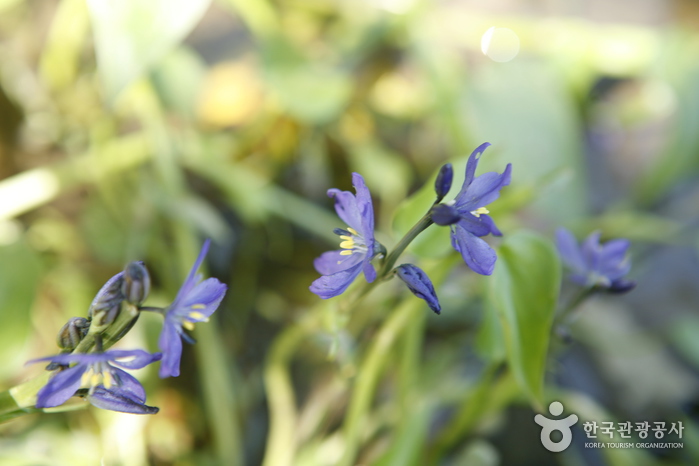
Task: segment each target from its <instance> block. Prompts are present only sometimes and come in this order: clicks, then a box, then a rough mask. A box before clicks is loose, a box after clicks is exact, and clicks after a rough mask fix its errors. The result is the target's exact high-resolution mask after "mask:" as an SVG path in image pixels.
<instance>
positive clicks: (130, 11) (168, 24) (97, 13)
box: [87, 0, 211, 101]
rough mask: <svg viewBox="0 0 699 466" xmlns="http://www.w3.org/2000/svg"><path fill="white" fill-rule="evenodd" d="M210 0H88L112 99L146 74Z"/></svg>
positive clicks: (105, 82)
mask: <svg viewBox="0 0 699 466" xmlns="http://www.w3.org/2000/svg"><path fill="white" fill-rule="evenodd" d="M210 2H211V0H148V1H142V0H119V1H111V0H88V2H87V4H88V7H89V9H90V16H91V18H92V27H93V32H94V36H95V48H96V52H97V64H98V68H99V74H100V78H101V79H102V83H103V85H104V88H105V95H106V97H107V99H108V100H110V101H113V100H114V98H115V97H116V96H117V95H118V94H119V93H120V92H121V91H123V90H124V89H125V88H126V87H128V85H129V84H131V83H132V82H133V81H135V80H136V79H138V78H139V77H140V76H142V75H143V74H144V73H145V72H147V71H148V70H149V69H150V67H151V66H153V65H154V64H155V63H157V62H158V61H159V60H160V59H161V58H162V57H163V56H165V55H166V54H167V53H168V52H169V51H170V50H171V49H172V48H173V47H175V46H176V45H177V44H178V43H179V42H180V41H181V40H182V39H184V38H185V36H186V35H187V34H188V33H189V32H190V31H191V30H192V28H193V27H194V26H195V25H196V24H197V22H198V21H199V19H201V17H202V15H203V14H204V12H205V11H206V9H207V8H208V6H209V3H210Z"/></svg>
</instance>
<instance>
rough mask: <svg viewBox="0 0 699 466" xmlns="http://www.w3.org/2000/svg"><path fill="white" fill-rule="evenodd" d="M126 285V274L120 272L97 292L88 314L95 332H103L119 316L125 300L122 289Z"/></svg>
mask: <svg viewBox="0 0 699 466" xmlns="http://www.w3.org/2000/svg"><path fill="white" fill-rule="evenodd" d="M123 285H124V272H119V273H118V274H116V275H114V276H113V277H112V278H110V279H109V281H107V283H105V284H104V286H103V287H102V289H100V290H99V291H98V292H97V295H96V296H95V299H93V300H92V304H90V310H89V311H88V313H87V318H88V320H91V321H92V324H93V325H94V326H95V329H93V331H94V330H103V328H106V326H108V325H109V324H111V323H112V322H114V319H116V317H117V316H118V315H119V311H120V310H121V302H122V301H123V300H124V295H123V293H122V287H123Z"/></svg>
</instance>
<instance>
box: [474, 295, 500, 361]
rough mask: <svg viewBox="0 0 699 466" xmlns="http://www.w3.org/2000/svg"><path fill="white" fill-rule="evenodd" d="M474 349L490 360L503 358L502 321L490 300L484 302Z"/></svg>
mask: <svg viewBox="0 0 699 466" xmlns="http://www.w3.org/2000/svg"><path fill="white" fill-rule="evenodd" d="M476 350H477V351H478V352H479V353H480V354H481V355H483V357H485V358H487V359H488V360H490V361H492V362H500V361H503V360H504V359H505V340H504V337H503V334H502V323H501V322H500V319H499V318H498V314H497V311H496V310H495V309H493V305H492V302H490V301H489V302H487V303H486V307H485V312H484V313H483V320H482V322H481V326H480V329H479V330H478V335H477V336H476Z"/></svg>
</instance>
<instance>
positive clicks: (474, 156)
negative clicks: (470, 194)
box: [456, 142, 490, 198]
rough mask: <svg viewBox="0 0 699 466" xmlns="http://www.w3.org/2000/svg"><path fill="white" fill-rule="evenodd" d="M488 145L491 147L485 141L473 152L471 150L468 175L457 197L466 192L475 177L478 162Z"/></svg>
mask: <svg viewBox="0 0 699 466" xmlns="http://www.w3.org/2000/svg"><path fill="white" fill-rule="evenodd" d="M488 147H490V143H489V142H484V143H483V144H481V145H480V146H478V147H476V148H475V149H474V150H473V152H471V155H470V156H469V157H468V162H467V163H466V176H465V177H464V184H463V186H462V187H461V191H460V192H459V194H458V195H457V196H456V197H457V198H458V197H460V196H461V195H462V194H463V193H465V192H466V189H467V188H468V187H469V185H470V184H471V183H472V182H473V178H474V177H475V174H476V168H477V167H478V162H479V161H480V159H481V156H482V155H483V152H485V150H486V149H487V148H488Z"/></svg>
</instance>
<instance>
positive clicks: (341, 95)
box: [262, 37, 352, 124]
mask: <svg viewBox="0 0 699 466" xmlns="http://www.w3.org/2000/svg"><path fill="white" fill-rule="evenodd" d="M262 58H263V61H262V65H263V71H264V78H265V81H266V84H267V86H268V88H269V90H270V91H271V92H272V94H273V95H274V96H275V97H276V99H277V101H278V102H279V103H280V104H281V106H282V107H283V108H284V110H286V111H287V112H289V113H290V114H291V115H293V116H294V117H296V118H298V119H299V120H301V121H303V122H305V123H308V124H325V123H328V122H330V121H332V120H333V119H335V118H337V117H338V115H339V114H340V112H341V111H342V110H343V109H344V108H345V106H346V105H347V103H348V101H349V98H350V97H351V92H352V79H351V77H350V75H349V74H348V73H347V72H346V71H342V70H341V69H340V68H339V67H333V66H332V65H329V64H326V63H318V62H317V61H312V60H310V59H307V58H306V57H305V56H304V55H303V54H302V53H301V52H300V51H299V50H298V49H296V48H294V47H293V46H292V45H291V44H290V43H288V42H286V40H285V39H284V38H283V37H276V38H274V39H272V40H269V41H267V42H266V43H265V44H264V47H263V49H262Z"/></svg>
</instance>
